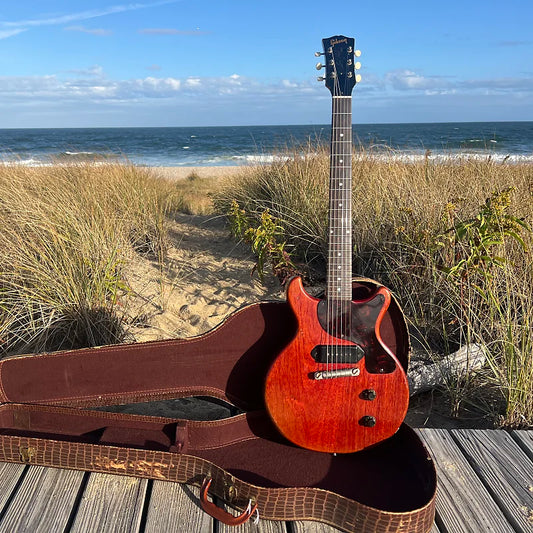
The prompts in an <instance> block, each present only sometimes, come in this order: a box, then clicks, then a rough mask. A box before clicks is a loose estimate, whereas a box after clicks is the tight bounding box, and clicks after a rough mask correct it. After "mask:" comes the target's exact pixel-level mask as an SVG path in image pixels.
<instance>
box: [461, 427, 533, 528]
mask: <svg viewBox="0 0 533 533" xmlns="http://www.w3.org/2000/svg"><path fill="white" fill-rule="evenodd" d="M452 435H453V436H454V438H456V439H457V442H458V443H459V445H460V446H461V448H462V449H463V452H464V453H465V454H466V455H467V456H468V460H469V461H470V463H471V464H472V466H473V468H474V470H475V471H476V473H477V474H478V476H479V477H480V478H481V479H482V480H483V482H484V483H485V486H486V487H488V490H489V492H490V493H491V495H492V497H493V498H494V500H495V501H496V502H497V503H498V505H499V506H500V508H501V509H502V510H503V512H504V514H505V516H506V517H507V519H508V520H509V522H511V524H512V525H513V526H514V528H515V530H516V531H519V532H524V533H531V530H532V524H533V491H532V490H531V486H532V480H533V462H532V461H531V460H530V459H529V457H528V456H527V455H526V454H525V453H524V452H523V451H522V450H521V449H520V447H519V446H518V444H517V443H516V442H515V441H514V440H513V438H512V437H511V435H509V433H507V432H506V431H503V430H471V429H455V430H453V431H452Z"/></svg>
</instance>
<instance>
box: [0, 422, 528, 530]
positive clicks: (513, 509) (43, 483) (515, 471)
mask: <svg viewBox="0 0 533 533" xmlns="http://www.w3.org/2000/svg"><path fill="white" fill-rule="evenodd" d="M420 435H421V436H422V438H423V440H424V441H425V443H426V444H427V446H428V448H429V449H430V450H431V452H432V454H433V456H434V458H435V461H436V465H437V469H438V474H439V489H438V497H437V516H436V520H435V525H434V527H433V530H432V532H435V533H444V532H446V533H452V532H457V533H465V532H476V533H486V532H494V533H505V532H517V531H519V532H524V533H526V532H528V533H531V532H532V531H533V431H513V432H511V433H508V432H505V431H500V430H452V431H447V430H441V429H422V430H420ZM197 498H198V490H197V489H196V488H192V487H188V486H186V485H179V484H173V483H167V482H162V481H151V480H146V479H135V478H129V477H121V476H115V475H109V474H95V473H87V472H77V471H71V470H58V469H53V468H44V467H38V466H25V465H18V464H7V463H0V532H8V533H14V532H17V531H18V532H21V531H24V532H31V533H37V532H46V533H50V532H53V533H55V532H66V531H69V532H90V533H95V532H112V531H113V532H117V533H118V532H121V533H122V532H145V533H148V532H150V533H162V532H163V533H166V532H180V533H181V532H184V533H186V532H192V533H196V532H199V533H212V532H218V533H226V532H228V533H229V532H230V531H236V532H238V533H244V532H254V531H257V532H265V533H282V532H285V533H303V532H306V533H334V532H336V531H337V530H336V529H335V528H332V527H329V526H326V525H324V524H319V523H315V522H271V521H268V520H260V521H259V524H258V525H254V524H251V523H248V524H245V525H244V526H239V527H238V528H229V527H227V526H225V525H223V524H220V523H215V521H214V520H213V519H211V518H210V517H209V516H207V515H206V514H205V513H203V512H202V511H201V510H200V508H199V507H198V505H197V503H196V502H197Z"/></svg>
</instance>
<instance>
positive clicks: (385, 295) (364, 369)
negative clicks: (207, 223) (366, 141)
mask: <svg viewBox="0 0 533 533" xmlns="http://www.w3.org/2000/svg"><path fill="white" fill-rule="evenodd" d="M322 43H323V46H324V53H323V54H322V53H320V52H317V53H316V55H317V56H320V55H324V56H325V64H324V65H322V64H321V63H318V64H317V69H320V68H322V67H325V76H324V77H323V78H319V80H324V81H325V85H326V87H327V88H328V89H329V90H330V91H331V95H332V127H331V155H330V180H329V187H330V190H329V230H328V231H329V235H328V268H327V289H326V295H325V297H324V298H323V299H317V298H314V297H311V296H310V295H308V294H307V293H306V292H305V290H304V288H303V285H302V280H301V278H299V277H296V278H293V279H292V280H291V281H290V283H289V285H288V287H287V301H288V303H289V305H290V307H291V308H292V310H293V312H294V314H295V316H296V319H297V322H298V330H297V333H296V335H295V337H294V338H293V339H292V341H291V342H290V343H289V344H288V345H287V347H286V348H285V349H284V350H283V351H282V352H281V353H280V354H279V355H278V356H277V358H276V359H275V360H274V362H273V364H272V366H271V368H270V370H269V372H268V374H267V377H266V382H265V403H266V407H267V410H268V412H269V414H270V417H271V418H272V420H273V422H274V424H275V425H276V426H277V428H278V430H279V431H280V432H281V433H282V434H283V435H284V436H285V437H286V438H287V439H288V440H289V441H291V442H293V443H294V444H296V445H298V446H301V447H303V448H308V449H311V450H316V451H323V452H332V453H349V452H355V451H359V450H362V449H364V448H367V447H369V446H372V445H374V444H377V443H378V442H381V441H383V440H385V439H387V438H388V437H390V436H392V435H393V434H394V433H395V432H396V431H397V430H398V428H399V427H400V424H401V423H402V421H403V420H404V418H405V414H406V412H407V407H408V403H409V387H408V384H407V377H406V375H405V371H404V369H403V368H402V366H401V364H400V363H399V361H398V359H397V358H396V356H395V355H394V354H393V353H392V351H391V350H390V349H389V348H388V347H387V346H386V345H385V344H384V342H383V341H382V339H381V335H380V325H381V322H382V320H383V317H384V315H385V314H386V312H387V309H388V307H389V305H390V302H391V293H390V291H389V290H388V289H387V288H385V287H379V288H378V289H377V290H376V291H375V292H374V294H372V295H371V296H370V297H369V298H367V299H365V300H352V112H351V107H352V97H351V94H352V90H353V87H354V86H355V84H356V82H358V81H359V79H360V76H359V75H356V73H355V71H356V70H357V69H358V68H360V64H359V62H358V61H356V58H357V57H359V55H360V52H359V50H355V49H354V44H355V43H354V39H352V38H348V37H344V36H334V37H331V38H329V39H323V41H322Z"/></svg>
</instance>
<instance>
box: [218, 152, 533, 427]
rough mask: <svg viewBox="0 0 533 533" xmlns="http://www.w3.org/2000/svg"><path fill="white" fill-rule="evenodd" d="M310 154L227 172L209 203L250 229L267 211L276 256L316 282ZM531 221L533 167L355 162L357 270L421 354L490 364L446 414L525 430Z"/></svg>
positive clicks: (322, 235)
mask: <svg viewBox="0 0 533 533" xmlns="http://www.w3.org/2000/svg"><path fill="white" fill-rule="evenodd" d="M312 152H313V155H302V153H306V154H309V150H301V151H297V152H293V153H287V154H285V155H284V157H280V158H279V159H278V160H277V161H276V162H274V163H273V164H269V165H260V166H257V167H254V168H250V169H248V171H247V172H244V173H241V174H239V175H236V176H235V177H234V178H233V179H230V180H228V181H227V182H226V183H225V185H224V187H223V188H222V189H221V191H220V192H219V193H218V194H217V195H216V198H215V205H216V207H217V209H218V211H219V212H221V213H229V212H231V210H232V205H234V204H233V202H235V201H236V202H237V205H238V206H239V208H240V209H241V212H242V213H245V215H246V217H248V220H255V224H256V225H259V224H260V223H261V216H262V215H263V214H264V213H265V210H268V213H269V214H270V215H272V216H273V217H274V220H275V223H276V224H277V225H279V226H280V227H281V229H282V232H283V239H284V240H285V242H286V246H285V249H286V250H289V251H292V258H293V259H295V260H296V259H297V260H299V261H300V262H301V263H303V264H305V265H307V266H308V268H309V269H311V270H312V271H313V272H315V276H316V275H317V273H318V277H320V276H324V275H325V258H326V257H327V253H326V248H327V242H326V233H327V208H328V206H327V202H328V178H329V156H328V152H327V150H325V149H322V148H320V147H318V148H316V149H314V150H313V151H312ZM389 155H390V154H389ZM233 209H234V208H233ZM532 224H533V166H532V165H528V164H508V163H505V162H504V163H498V162H494V161H492V160H491V158H490V157H487V158H484V159H479V158H466V157H465V158H456V157H455V158H452V157H449V158H444V159H443V158H439V159H433V158H432V157H431V154H430V153H429V152H428V153H427V154H426V157H425V158H422V159H420V160H414V161H410V162H405V161H401V160H399V159H397V158H394V157H383V154H382V153H379V154H376V153H372V152H368V151H364V150H361V151H357V152H356V153H355V154H354V159H353V228H354V231H353V245H354V255H353V257H354V272H356V273H358V274H361V275H365V276H369V277H373V278H375V279H376V280H378V281H380V282H382V283H384V284H385V285H387V286H389V287H390V288H391V289H392V290H393V291H394V293H395V294H396V296H397V297H398V299H399V301H400V303H401V305H402V307H403V309H404V311H405V313H406V316H407V318H408V321H409V324H410V329H411V333H412V337H413V341H414V345H415V347H416V348H417V350H418V351H419V352H420V351H421V352H425V353H426V354H427V356H428V357H433V358H434V357H439V356H446V355H448V354H449V353H452V352H453V351H455V350H456V349H457V348H459V347H460V346H462V345H465V344H470V343H477V344H480V345H481V346H482V347H483V348H484V350H485V352H486V355H487V357H488V361H489V365H488V368H487V369H485V371H484V372H482V373H480V374H478V375H476V376H470V375H465V376H462V377H461V379H459V380H458V381H457V382H455V383H448V384H445V388H446V389H447V390H446V391H445V392H446V394H447V398H448V401H449V403H450V411H451V412H452V414H455V415H459V414H460V413H461V412H462V409H463V408H464V407H468V406H472V405H474V406H475V407H476V409H478V410H482V411H484V412H486V413H487V415H488V416H491V417H493V418H494V419H495V421H496V422H497V423H500V424H502V425H505V426H508V427H524V426H531V425H533V357H532V355H533V331H532V327H533V283H532V279H533V263H532V255H531V250H532V248H533V238H532V233H531V231H530V228H531V225H532Z"/></svg>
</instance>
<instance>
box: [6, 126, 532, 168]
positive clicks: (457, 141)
mask: <svg viewBox="0 0 533 533" xmlns="http://www.w3.org/2000/svg"><path fill="white" fill-rule="evenodd" d="M329 134H330V126H329V125H307V126H238V127H230V126H227V127H197V128H73V129H62V128H55V129H0V162H2V161H3V162H10V163H15V164H21V165H28V166H40V165H49V164H57V163H62V162H64V163H68V162H74V161H75V162H78V161H89V162H98V161H103V160H114V159H117V158H118V159H127V160H129V161H131V162H133V163H135V164H138V165H149V166H226V165H243V164H253V163H257V162H261V161H264V162H268V161H272V160H273V159H274V158H276V157H279V156H280V154H281V153H283V151H284V150H286V149H287V148H289V149H296V150H298V151H300V150H307V149H311V150H312V149H313V148H314V147H316V143H324V144H328V142H329ZM353 138H354V142H355V144H356V145H357V144H360V145H361V146H364V147H365V149H369V150H372V152H373V153H375V154H378V155H379V156H380V157H391V158H399V159H404V160H407V161H409V160H416V159H419V158H423V157H425V154H426V153H427V151H428V150H429V154H430V157H435V158H439V157H476V158H487V157H489V156H490V157H491V158H492V159H493V160H495V161H508V162H533V122H465V123H462V122H461V123H441V124H434V123H432V124H354V126H353ZM307 147H310V148H307Z"/></svg>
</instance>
